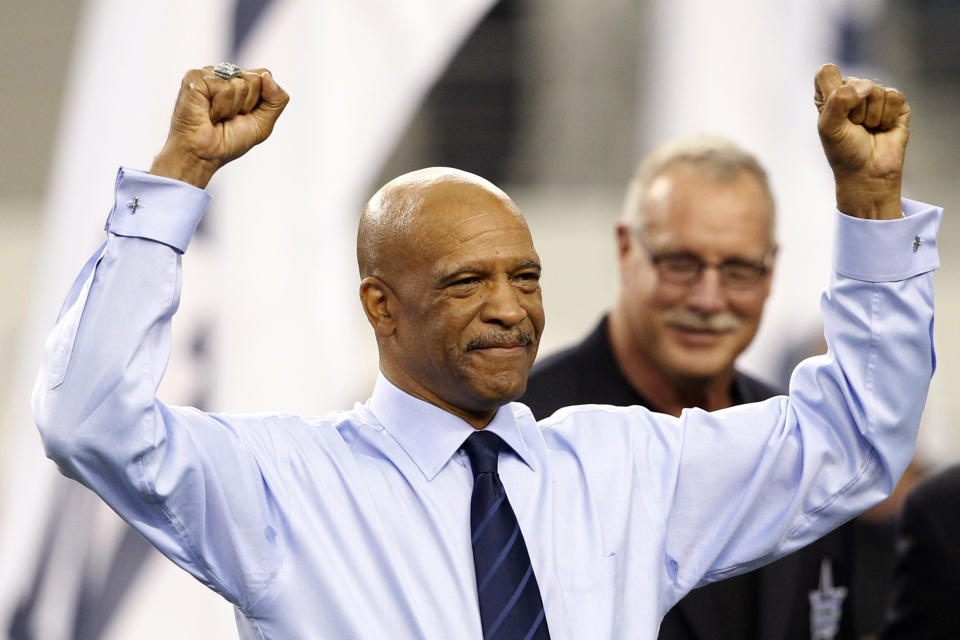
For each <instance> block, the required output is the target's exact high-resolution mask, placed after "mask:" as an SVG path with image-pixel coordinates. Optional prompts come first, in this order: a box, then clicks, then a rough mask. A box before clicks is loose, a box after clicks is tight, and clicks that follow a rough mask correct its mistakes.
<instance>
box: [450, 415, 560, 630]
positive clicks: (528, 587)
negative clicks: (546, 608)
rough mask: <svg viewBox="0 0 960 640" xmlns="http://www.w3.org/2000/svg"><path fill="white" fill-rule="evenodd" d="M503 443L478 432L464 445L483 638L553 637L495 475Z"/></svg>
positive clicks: (516, 526) (515, 524) (517, 527)
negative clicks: (470, 483) (470, 474)
mask: <svg viewBox="0 0 960 640" xmlns="http://www.w3.org/2000/svg"><path fill="white" fill-rule="evenodd" d="M501 442H502V441H501V440H500V437H499V436H498V435H497V434H495V433H492V432H489V431H475V432H474V433H471V434H470V436H469V437H468V438H467V439H466V440H465V441H464V443H463V450H464V451H465V452H466V454H467V456H468V457H469V458H470V467H471V468H472V469H473V497H472V498H471V499H470V528H471V531H472V532H473V534H472V536H471V537H472V540H473V563H474V566H475V567H476V569H477V593H478V595H479V598H480V621H481V623H482V626H483V638H484V640H549V638H550V632H549V631H548V630H547V619H546V617H545V615H544V612H543V602H542V601H541V600H540V589H539V587H537V578H536V576H534V575H533V567H532V566H531V565H530V556H529V554H528V553H527V545H526V543H525V542H524V541H523V533H521V532H520V525H519V523H518V522H517V516H516V515H515V514H514V513H513V508H512V507H511V506H510V501H509V500H508V499H507V494H506V491H504V488H503V484H502V483H501V482H500V475H499V474H498V473H497V462H498V460H499V457H500V444H501Z"/></svg>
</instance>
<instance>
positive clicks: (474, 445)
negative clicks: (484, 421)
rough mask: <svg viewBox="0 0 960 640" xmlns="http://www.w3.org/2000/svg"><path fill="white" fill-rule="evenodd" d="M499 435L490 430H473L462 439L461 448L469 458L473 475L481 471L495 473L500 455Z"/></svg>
mask: <svg viewBox="0 0 960 640" xmlns="http://www.w3.org/2000/svg"><path fill="white" fill-rule="evenodd" d="M502 442H503V441H502V440H501V439H500V436H498V435H497V434H495V433H493V432H492V431H486V430H482V429H481V430H479V431H474V432H473V433H471V434H470V436H469V437H468V438H467V439H466V440H464V441H463V450H464V451H465V452H466V454H467V457H468V458H470V468H471V469H473V477H474V478H476V477H477V476H479V475H480V474H482V473H496V472H497V461H498V459H499V457H500V444H501V443H502Z"/></svg>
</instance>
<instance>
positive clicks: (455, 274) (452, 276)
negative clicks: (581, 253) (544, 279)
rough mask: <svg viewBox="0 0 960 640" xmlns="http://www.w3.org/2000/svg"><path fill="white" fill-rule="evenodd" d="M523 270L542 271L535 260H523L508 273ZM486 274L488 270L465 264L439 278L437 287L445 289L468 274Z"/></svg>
mask: <svg viewBox="0 0 960 640" xmlns="http://www.w3.org/2000/svg"><path fill="white" fill-rule="evenodd" d="M524 269H536V270H537V273H539V272H540V271H542V267H541V266H540V263H539V262H537V261H536V260H524V261H523V262H521V263H519V264H518V265H516V266H515V267H514V268H513V269H511V270H510V271H511V273H513V272H517V271H522V270H524ZM487 272H488V269H485V268H483V267H480V266H478V265H470V264H467V265H464V266H462V267H460V268H459V269H457V270H455V271H451V272H450V273H448V274H446V275H444V276H443V277H441V278H440V280H439V285H440V286H441V287H445V286H446V285H448V284H450V283H451V282H455V281H456V280H457V279H458V278H460V277H462V276H465V275H468V274H469V275H476V276H482V275H485V274H486V273H487Z"/></svg>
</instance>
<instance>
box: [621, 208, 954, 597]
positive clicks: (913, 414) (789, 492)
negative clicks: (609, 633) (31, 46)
mask: <svg viewBox="0 0 960 640" xmlns="http://www.w3.org/2000/svg"><path fill="white" fill-rule="evenodd" d="M903 209H904V212H905V214H906V216H905V217H904V218H903V219H901V220H893V221H870V220H861V219H857V218H852V217H848V216H846V215H844V214H842V213H839V212H837V213H836V215H837V254H836V260H835V265H836V273H835V274H834V275H833V276H832V278H831V281H830V283H829V286H828V288H827V290H826V292H825V293H824V294H823V296H822V300H821V309H822V315H823V322H824V327H825V336H826V341H827V345H828V353H827V354H826V355H824V356H819V357H815V358H811V359H809V360H806V361H804V362H803V363H801V364H800V365H799V366H798V368H797V369H796V370H795V371H794V373H793V376H792V378H791V381H790V388H789V394H788V395H787V396H781V397H777V398H773V399H770V400H768V401H766V402H763V403H759V404H753V405H743V406H739V407H732V408H730V409H726V410H723V411H718V412H715V413H712V414H710V413H706V412H704V411H701V410H698V409H690V410H686V411H685V412H684V414H683V415H682V416H681V418H680V420H679V422H677V423H674V422H672V419H666V418H664V417H657V418H655V420H658V421H659V422H661V423H662V428H663V429H666V430H669V431H670V432H672V434H673V435H671V436H670V437H669V438H668V440H669V443H670V444H669V446H668V449H669V451H668V452H667V453H666V454H665V455H667V459H668V460H671V462H667V463H665V465H666V466H668V467H669V466H670V465H673V466H672V468H673V469H674V473H675V476H674V478H675V482H674V483H673V484H672V485H667V486H665V487H664V501H665V503H666V504H667V505H669V508H668V512H667V514H666V516H667V518H668V524H667V533H666V538H665V548H666V558H665V570H666V574H667V576H668V579H669V582H670V583H672V584H673V588H674V589H675V593H674V594H673V595H674V597H676V598H679V597H681V596H682V595H683V594H684V593H686V592H687V591H688V590H689V589H691V588H693V587H695V586H697V585H698V584H702V583H705V582H712V581H715V580H719V579H722V578H725V577H728V576H731V575H734V574H737V573H742V572H745V571H748V570H750V569H752V568H755V567H756V566H758V565H760V564H764V563H766V562H770V561H772V560H774V559H776V558H777V557H780V556H782V555H786V554H787V553H790V552H792V551H794V550H796V549H798V548H800V547H802V546H804V545H806V544H808V543H810V542H812V541H813V540H815V539H817V538H819V537H821V536H823V535H824V534H826V533H827V532H829V531H830V530H831V529H833V528H835V527H837V526H839V525H840V524H842V523H843V522H845V521H846V520H848V519H850V518H852V517H854V516H855V515H857V514H858V513H860V512H862V511H864V510H866V509H867V508H869V507H870V506H871V505H873V504H875V503H876V502H879V501H880V500H882V499H883V498H884V497H886V496H887V495H888V494H889V493H890V492H891V491H892V489H893V487H894V485H895V484H896V482H897V480H898V479H899V477H900V475H901V474H902V473H903V470H904V469H905V468H906V466H907V464H908V463H909V462H910V459H911V458H912V456H913V451H914V445H915V442H916V436H917V430H918V427H919V424H920V418H921V414H922V412H923V407H924V404H925V401H926V395H927V390H928V387H929V382H930V378H931V376H932V374H933V370H934V367H935V358H934V352H933V339H932V334H933V279H932V273H931V272H932V271H933V270H934V269H936V268H937V267H938V266H939V259H938V254H937V250H936V231H937V228H938V225H939V221H940V217H941V215H942V210H941V209H939V208H936V207H931V206H927V205H923V204H920V203H915V202H911V201H907V200H905V201H904V202H903ZM640 456H641V453H639V452H638V453H637V457H638V458H639V457H640ZM641 472H642V470H638V471H637V473H641Z"/></svg>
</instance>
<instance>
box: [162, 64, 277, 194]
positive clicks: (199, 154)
mask: <svg viewBox="0 0 960 640" xmlns="http://www.w3.org/2000/svg"><path fill="white" fill-rule="evenodd" d="M289 100H290V96H288V95H287V92H286V91H284V90H283V89H281V88H280V85H278V84H277V83H276V82H275V81H274V79H273V75H271V73H270V72H269V71H267V70H266V69H251V70H249V71H244V72H243V73H241V74H240V75H239V76H237V77H235V78H232V79H230V80H224V79H222V78H220V77H218V76H216V75H215V74H214V73H213V67H212V66H209V67H204V68H203V69H191V70H190V71H188V72H187V73H186V75H184V77H183V82H182V83H181V84H180V95H178V96H177V104H176V105H175V106H174V108H173V118H172V119H171V122H170V133H169V134H168V136H167V141H166V143H165V144H164V145H163V149H162V150H161V151H160V153H159V154H158V155H157V157H156V158H154V161H153V166H152V167H151V168H150V173H153V174H155V175H159V176H164V177H167V178H174V179H176V180H182V181H184V182H188V183H190V184H192V185H194V186H197V187H199V188H201V189H202V188H204V187H206V186H207V183H208V182H209V181H210V178H211V177H212V176H213V174H214V173H215V172H216V171H217V169H219V168H220V167H222V166H223V165H225V164H226V163H228V162H230V161H231V160H233V159H235V158H239V157H240V156H242V155H243V154H244V153H246V152H247V151H249V150H250V148H251V147H253V146H254V145H257V144H259V143H261V142H263V141H264V140H266V139H267V137H268V136H269V135H270V132H271V131H273V125H274V123H275V122H276V121H277V118H279V117H280V113H281V112H282V111H283V109H284V107H286V106H287V102H289Z"/></svg>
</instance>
